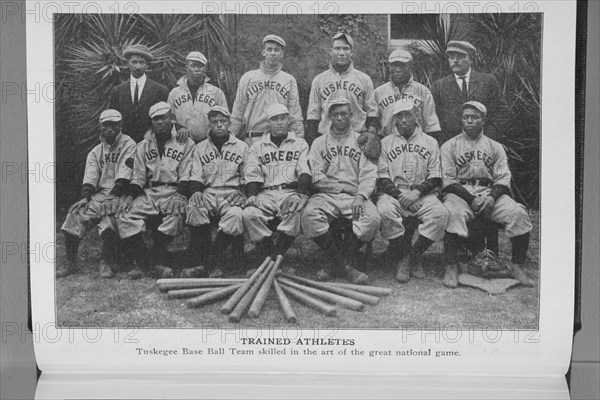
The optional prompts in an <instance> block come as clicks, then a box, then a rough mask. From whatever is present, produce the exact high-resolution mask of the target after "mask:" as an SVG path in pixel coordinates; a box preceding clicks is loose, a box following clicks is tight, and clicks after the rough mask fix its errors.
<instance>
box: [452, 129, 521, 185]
mask: <svg viewBox="0 0 600 400" xmlns="http://www.w3.org/2000/svg"><path fill="white" fill-rule="evenodd" d="M441 151H442V174H443V176H442V178H443V180H444V184H443V186H444V187H446V186H448V185H451V184H452V183H457V182H459V180H461V179H464V180H470V179H483V178H487V179H490V180H491V181H492V182H493V184H494V185H504V186H506V187H510V179H511V173H510V170H509V169H508V160H507V158H506V152H505V151H504V147H502V145H501V144H500V143H498V142H496V141H495V140H492V139H490V138H488V137H487V136H485V135H484V134H483V133H481V134H480V135H479V137H478V138H477V139H475V140H472V139H471V138H469V136H468V135H467V134H466V133H465V132H464V131H463V132H462V133H461V134H460V135H458V136H455V137H453V138H452V139H450V140H448V141H447V142H446V143H444V144H443V145H442V150H441Z"/></svg>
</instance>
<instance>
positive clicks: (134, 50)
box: [123, 44, 154, 62]
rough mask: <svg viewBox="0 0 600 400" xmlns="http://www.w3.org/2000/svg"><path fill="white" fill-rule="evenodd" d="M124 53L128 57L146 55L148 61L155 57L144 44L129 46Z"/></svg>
mask: <svg viewBox="0 0 600 400" xmlns="http://www.w3.org/2000/svg"><path fill="white" fill-rule="evenodd" d="M123 55H124V56H125V58H127V59H128V58H129V57H131V56H141V57H144V58H145V59H146V61H148V62H150V61H152V60H153V59H154V56H153V55H152V53H151V52H150V50H149V49H148V47H146V46H144V45H143V44H134V45H132V46H129V47H128V48H126V49H125V51H124V52H123Z"/></svg>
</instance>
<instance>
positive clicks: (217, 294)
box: [186, 286, 239, 308]
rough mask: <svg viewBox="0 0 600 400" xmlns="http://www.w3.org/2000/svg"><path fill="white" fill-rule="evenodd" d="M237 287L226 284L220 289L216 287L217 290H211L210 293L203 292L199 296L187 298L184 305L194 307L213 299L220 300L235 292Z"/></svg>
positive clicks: (210, 301)
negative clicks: (226, 285)
mask: <svg viewBox="0 0 600 400" xmlns="http://www.w3.org/2000/svg"><path fill="white" fill-rule="evenodd" d="M238 289H239V288H238V287H236V286H228V287H225V288H222V289H217V290H213V291H212V292H210V293H205V294H203V295H201V296H198V297H194V298H192V299H189V300H188V301H187V303H186V305H187V306H188V307H190V308H196V307H200V306H203V305H205V304H208V303H212V302H213V301H217V300H220V299H222V298H224V297H227V296H229V295H230V294H231V293H233V292H235V291H236V290H238Z"/></svg>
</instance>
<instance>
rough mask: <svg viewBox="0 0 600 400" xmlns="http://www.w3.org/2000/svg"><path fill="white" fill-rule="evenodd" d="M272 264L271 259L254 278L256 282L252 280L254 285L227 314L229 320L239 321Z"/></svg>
mask: <svg viewBox="0 0 600 400" xmlns="http://www.w3.org/2000/svg"><path fill="white" fill-rule="evenodd" d="M274 266H275V262H274V261H271V262H270V263H269V265H267V268H265V270H264V271H263V272H262V274H261V275H260V277H259V278H258V279H257V280H256V282H254V285H252V287H251V288H250V290H248V292H246V294H245V295H244V297H242V298H241V299H240V302H239V303H237V305H236V306H235V308H234V309H233V311H232V312H231V314H229V322H240V320H241V319H242V317H243V316H244V314H245V313H246V310H247V309H248V307H249V306H250V303H252V300H254V298H255V297H256V293H258V291H259V290H260V288H261V287H262V285H263V283H264V282H265V280H266V279H267V278H268V276H269V275H270V273H271V270H272V269H273V267H274Z"/></svg>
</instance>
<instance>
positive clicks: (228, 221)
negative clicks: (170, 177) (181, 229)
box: [186, 132, 248, 236]
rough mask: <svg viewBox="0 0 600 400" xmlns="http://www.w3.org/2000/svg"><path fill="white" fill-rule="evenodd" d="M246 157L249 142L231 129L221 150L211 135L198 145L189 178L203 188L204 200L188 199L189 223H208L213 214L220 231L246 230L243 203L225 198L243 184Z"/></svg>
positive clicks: (241, 231)
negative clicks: (243, 218)
mask: <svg viewBox="0 0 600 400" xmlns="http://www.w3.org/2000/svg"><path fill="white" fill-rule="evenodd" d="M247 157H248V145H247V144H246V143H244V142H243V141H241V140H239V139H238V138H236V137H235V136H234V135H233V134H231V132H230V134H229V139H228V140H227V141H226V142H225V143H223V145H222V147H221V151H219V149H218V148H217V146H215V144H214V143H213V141H212V139H211V137H210V136H209V137H208V138H206V139H204V140H203V141H202V142H200V143H198V144H197V145H196V147H195V148H194V152H193V161H192V172H191V178H190V181H192V186H196V187H197V186H198V185H199V186H200V187H201V188H202V189H201V191H202V198H203V204H196V203H194V204H191V202H190V203H188V206H187V220H186V223H187V224H189V225H191V226H201V225H206V224H209V223H210V217H211V216H219V217H220V221H219V229H220V230H221V231H223V232H224V233H226V234H227V235H231V236H237V235H241V234H242V233H244V225H243V222H242V209H241V207H231V206H230V205H229V203H227V202H226V201H225V198H226V197H227V196H228V195H229V194H231V193H232V192H234V191H240V190H241V189H242V187H243V186H244V175H243V171H244V168H245V165H246V159H247Z"/></svg>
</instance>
